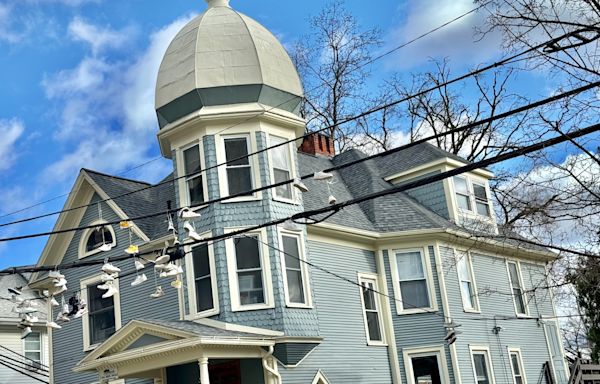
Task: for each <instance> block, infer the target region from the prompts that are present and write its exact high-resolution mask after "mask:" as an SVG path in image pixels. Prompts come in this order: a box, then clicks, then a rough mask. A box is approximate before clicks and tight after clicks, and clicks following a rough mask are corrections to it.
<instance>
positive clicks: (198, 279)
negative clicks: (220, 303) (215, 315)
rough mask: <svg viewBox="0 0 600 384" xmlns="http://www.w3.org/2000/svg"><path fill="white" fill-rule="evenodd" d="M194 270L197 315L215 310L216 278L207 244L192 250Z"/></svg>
mask: <svg viewBox="0 0 600 384" xmlns="http://www.w3.org/2000/svg"><path fill="white" fill-rule="evenodd" d="M204 263H205V264H204ZM192 268H193V272H194V287H193V289H194V293H195V296H196V313H202V312H205V311H210V310H213V309H215V298H214V292H213V279H214V277H213V270H212V265H211V255H210V252H209V249H208V245H207V244H203V245H199V246H196V247H194V248H193V249H192ZM202 271H204V273H202Z"/></svg>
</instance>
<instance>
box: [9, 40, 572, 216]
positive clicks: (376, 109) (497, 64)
mask: <svg viewBox="0 0 600 384" xmlns="http://www.w3.org/2000/svg"><path fill="white" fill-rule="evenodd" d="M567 35H570V34H567ZM565 36H566V35H565ZM563 38H564V36H561V37H558V38H556V39H553V40H551V41H549V42H544V43H542V44H539V45H537V46H535V47H531V48H529V49H527V50H525V51H522V52H520V53H517V54H514V55H512V56H510V57H507V58H505V59H502V60H500V61H497V62H495V63H493V64H490V65H487V66H485V67H482V68H480V69H477V70H474V71H471V72H469V73H466V74H464V75H461V76H458V77H455V78H453V79H451V80H448V81H446V82H444V83H440V84H437V85H435V86H433V87H430V88H427V89H424V90H421V91H419V92H417V93H414V94H411V95H408V96H405V97H402V98H401V99H398V100H395V101H392V102H390V103H387V104H383V105H379V106H377V107H374V108H372V109H370V110H367V111H365V112H362V113H360V114H358V115H355V116H352V117H348V118H346V119H344V120H342V121H340V122H338V123H337V124H336V125H329V126H326V127H323V128H321V129H318V130H316V131H312V132H309V133H306V134H304V135H302V136H298V137H296V138H294V139H291V140H287V141H283V142H281V143H278V144H275V145H272V146H268V147H266V148H263V149H260V150H257V151H255V152H252V153H249V154H246V155H243V156H239V157H237V158H234V159H229V160H228V161H225V162H223V163H220V164H216V165H213V166H210V167H207V168H205V169H202V170H200V171H198V172H192V173H189V174H186V175H182V176H178V177H174V178H173V179H170V180H166V181H163V182H160V183H157V184H154V185H149V186H147V187H143V188H140V189H137V190H135V191H130V192H127V193H123V194H121V195H117V196H113V197H109V198H107V199H104V200H101V201H99V202H105V201H110V200H113V201H114V200H116V199H118V198H122V197H125V196H129V195H132V194H135V193H139V192H142V191H146V190H149V189H153V188H157V187H159V186H162V185H166V184H171V183H173V182H175V181H177V180H180V179H186V178H190V177H194V176H198V175H200V174H203V173H205V172H207V171H209V170H212V169H216V168H219V167H222V166H225V165H227V164H229V163H232V162H237V161H241V160H245V159H247V158H249V157H250V156H254V155H258V154H260V153H264V152H267V151H269V150H271V149H275V148H278V147H281V146H284V145H287V144H290V143H294V142H296V141H298V140H300V139H304V138H306V137H308V136H311V135H313V134H315V133H319V132H324V131H326V130H328V129H331V128H336V127H338V126H340V125H343V124H346V123H349V122H352V121H355V120H359V119H361V118H363V117H366V116H369V115H371V114H373V113H377V112H380V111H382V110H384V109H387V108H390V107H393V106H396V105H398V104H401V103H403V102H406V101H409V100H411V99H414V98H417V97H420V96H423V95H425V94H427V93H429V92H432V91H434V90H437V89H440V88H442V87H445V86H448V85H451V84H454V83H457V82H459V81H462V80H465V79H468V78H469V77H473V76H477V75H479V74H481V73H484V72H486V71H489V70H491V69H494V68H497V67H500V66H502V65H506V64H510V63H511V62H512V61H513V60H515V59H517V58H518V57H521V56H523V55H526V54H528V53H530V52H533V51H536V50H538V49H540V48H542V47H544V46H546V45H547V44H549V43H550V42H552V41H555V40H558V39H563ZM94 204H97V202H96V203H94ZM88 206H89V204H87V205H81V206H78V207H72V208H69V209H65V210H60V211H55V212H50V213H47V214H44V215H39V216H36V217H33V218H28V219H22V220H15V221H12V222H8V223H3V224H0V227H3V226H8V225H14V224H19V223H23V222H28V221H32V220H37V219H41V218H45V217H50V216H54V215H57V214H60V213H64V212H70V211H74V210H78V209H82V208H86V207H88Z"/></svg>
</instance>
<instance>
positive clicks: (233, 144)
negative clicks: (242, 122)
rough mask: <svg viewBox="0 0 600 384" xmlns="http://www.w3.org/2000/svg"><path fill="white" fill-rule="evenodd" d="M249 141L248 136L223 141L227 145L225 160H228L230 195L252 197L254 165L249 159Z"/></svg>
mask: <svg viewBox="0 0 600 384" xmlns="http://www.w3.org/2000/svg"><path fill="white" fill-rule="evenodd" d="M249 139H250V138H249V137H248V136H247V135H243V136H235V137H226V138H225V139H224V140H223V142H224V143H225V158H226V159H227V166H226V169H227V188H228V191H229V195H237V194H239V193H242V194H244V196H251V195H252V193H251V192H249V191H251V190H252V188H253V181H252V165H251V162H250V158H249V157H248V153H250V148H249ZM244 156H246V157H244ZM244 192H246V193H244Z"/></svg>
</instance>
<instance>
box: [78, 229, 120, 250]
mask: <svg viewBox="0 0 600 384" xmlns="http://www.w3.org/2000/svg"><path fill="white" fill-rule="evenodd" d="M103 232H104V242H105V243H106V244H112V243H113V237H112V233H111V231H110V230H109V229H108V227H107V226H102V228H101V229H100V230H96V229H92V230H91V231H90V233H89V235H88V238H87V240H86V241H85V251H86V252H92V251H95V250H96V249H98V248H100V247H101V246H102V244H104V242H103V241H102V233H103Z"/></svg>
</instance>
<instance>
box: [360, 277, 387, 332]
mask: <svg viewBox="0 0 600 384" xmlns="http://www.w3.org/2000/svg"><path fill="white" fill-rule="evenodd" d="M358 282H359V283H360V286H361V301H362V305H363V311H364V318H365V326H366V328H367V343H368V344H382V343H384V342H385V340H384V337H383V332H382V330H383V326H382V322H381V313H380V308H381V304H380V300H379V294H378V293H376V292H379V289H378V286H377V279H376V276H368V275H364V276H363V275H359V278H358Z"/></svg>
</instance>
